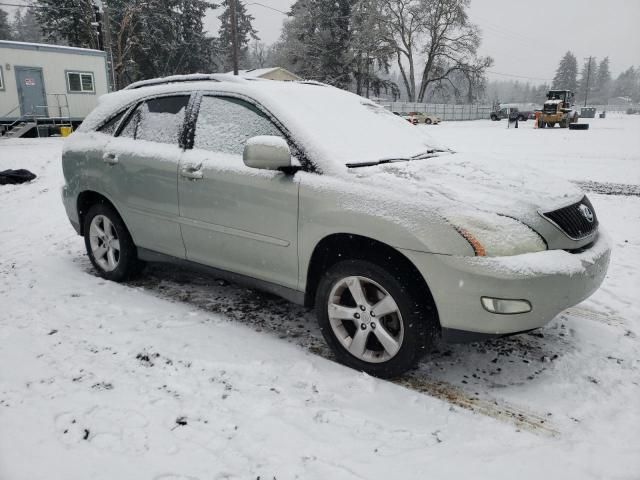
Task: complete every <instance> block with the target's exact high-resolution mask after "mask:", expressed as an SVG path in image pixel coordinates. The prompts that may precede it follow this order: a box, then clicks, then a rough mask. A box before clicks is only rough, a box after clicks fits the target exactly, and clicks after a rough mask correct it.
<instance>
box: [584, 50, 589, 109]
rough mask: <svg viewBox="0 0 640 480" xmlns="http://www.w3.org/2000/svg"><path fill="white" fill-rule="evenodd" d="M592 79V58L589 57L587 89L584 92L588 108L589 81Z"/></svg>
mask: <svg viewBox="0 0 640 480" xmlns="http://www.w3.org/2000/svg"><path fill="white" fill-rule="evenodd" d="M590 78H591V57H589V63H587V88H586V89H585V92H584V106H585V107H586V106H587V99H588V98H589V79H590Z"/></svg>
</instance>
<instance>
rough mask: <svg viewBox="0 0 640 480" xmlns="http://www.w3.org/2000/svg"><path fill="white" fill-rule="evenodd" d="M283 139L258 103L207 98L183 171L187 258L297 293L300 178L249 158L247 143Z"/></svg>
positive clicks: (182, 208) (180, 183)
mask: <svg viewBox="0 0 640 480" xmlns="http://www.w3.org/2000/svg"><path fill="white" fill-rule="evenodd" d="M257 135H276V136H282V133H281V132H280V130H279V129H278V128H277V127H276V126H275V125H274V124H273V123H272V122H271V121H270V120H269V119H268V118H267V117H266V116H265V115H264V114H263V113H262V112H261V111H260V110H258V109H257V108H256V107H255V106H254V105H253V104H251V103H249V102H246V101H243V100H240V99H236V98H231V97H215V96H204V97H203V98H202V102H201V105H200V111H199V113H198V118H197V123H196V129H195V138H194V148H193V149H192V150H187V151H185V153H184V154H183V157H182V160H181V162H180V168H179V172H178V192H179V200H180V216H181V218H180V223H181V229H182V237H183V239H184V243H185V247H186V250H187V258H188V259H189V260H193V261H195V262H198V263H203V264H206V265H210V266H213V267H217V268H220V269H223V270H228V271H231V272H234V273H240V274H243V275H248V276H250V277H253V278H257V279H261V280H265V281H268V282H271V283H275V284H278V285H282V286H285V287H289V288H294V289H295V288H297V284H298V254H297V243H298V242H297V237H298V190H299V183H298V182H297V181H296V179H295V177H293V176H291V175H285V174H283V173H281V172H277V171H269V170H257V169H255V168H250V167H247V166H246V165H245V164H244V163H243V161H242V152H243V150H244V146H245V144H246V141H247V140H248V139H249V138H251V137H254V136H257Z"/></svg>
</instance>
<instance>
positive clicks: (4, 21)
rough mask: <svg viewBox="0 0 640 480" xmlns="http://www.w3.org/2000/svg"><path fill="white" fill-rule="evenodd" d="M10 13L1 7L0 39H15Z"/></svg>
mask: <svg viewBox="0 0 640 480" xmlns="http://www.w3.org/2000/svg"><path fill="white" fill-rule="evenodd" d="M11 30H12V29H11V24H10V23H9V14H8V13H7V12H5V11H4V10H3V9H2V8H0V40H13V32H12V31H11Z"/></svg>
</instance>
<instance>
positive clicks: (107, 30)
mask: <svg viewBox="0 0 640 480" xmlns="http://www.w3.org/2000/svg"><path fill="white" fill-rule="evenodd" d="M102 10H103V15H102V19H103V22H104V25H103V28H102V33H103V34H104V51H105V52H107V58H108V60H109V73H110V74H111V87H112V88H113V90H118V85H117V84H116V70H115V68H114V65H113V50H112V48H111V17H110V16H109V5H108V4H107V2H102Z"/></svg>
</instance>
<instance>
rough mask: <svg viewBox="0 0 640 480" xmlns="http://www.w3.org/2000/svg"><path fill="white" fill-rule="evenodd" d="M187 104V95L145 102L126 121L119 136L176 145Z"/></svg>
mask: <svg viewBox="0 0 640 480" xmlns="http://www.w3.org/2000/svg"><path fill="white" fill-rule="evenodd" d="M188 103H189V96H188V95H180V96H175V97H161V98H153V99H151V100H147V101H145V102H144V103H142V104H140V105H139V106H138V108H136V109H135V111H134V112H133V113H132V114H131V116H130V117H129V118H128V119H127V121H126V123H125V125H124V126H123V127H122V129H121V131H120V135H119V136H121V137H129V138H135V139H136V140H147V141H149V142H157V143H168V144H177V143H178V140H179V136H180V132H181V131H182V126H183V125H184V117H185V110H186V108H187V104H188Z"/></svg>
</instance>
